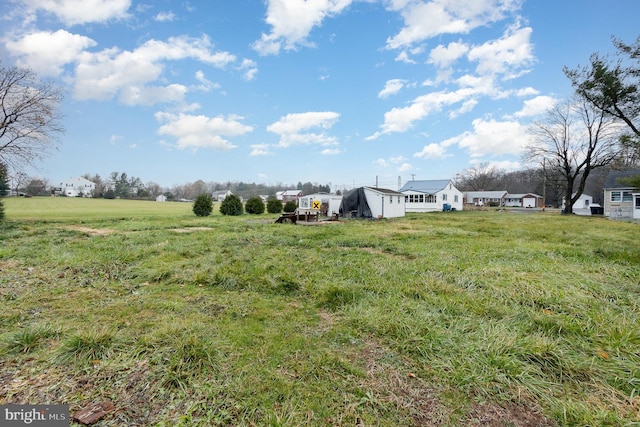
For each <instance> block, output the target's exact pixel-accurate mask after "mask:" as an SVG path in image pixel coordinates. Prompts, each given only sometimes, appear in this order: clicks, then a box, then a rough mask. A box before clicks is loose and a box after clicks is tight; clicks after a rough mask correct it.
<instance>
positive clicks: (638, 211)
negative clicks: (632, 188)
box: [633, 193, 640, 219]
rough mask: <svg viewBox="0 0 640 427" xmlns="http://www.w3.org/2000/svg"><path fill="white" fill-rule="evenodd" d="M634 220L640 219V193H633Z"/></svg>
mask: <svg viewBox="0 0 640 427" xmlns="http://www.w3.org/2000/svg"><path fill="white" fill-rule="evenodd" d="M633 219H640V193H633Z"/></svg>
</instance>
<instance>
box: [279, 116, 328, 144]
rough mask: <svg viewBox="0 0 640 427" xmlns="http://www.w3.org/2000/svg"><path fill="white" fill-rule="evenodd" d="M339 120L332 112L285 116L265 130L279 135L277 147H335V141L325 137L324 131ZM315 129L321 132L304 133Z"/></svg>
mask: <svg viewBox="0 0 640 427" xmlns="http://www.w3.org/2000/svg"><path fill="white" fill-rule="evenodd" d="M339 118H340V114H339V113H336V112H333V111H310V112H306V113H294V114H287V115H286V116H284V117H281V118H280V120H278V121H277V122H275V123H272V124H270V125H269V126H267V130H268V131H269V132H273V133H275V134H278V135H280V141H279V142H278V146H279V147H289V146H291V145H310V144H317V145H337V144H338V141H337V139H336V138H335V137H332V136H329V135H327V134H326V133H325V132H324V130H326V129H330V128H331V127H332V126H333V125H334V124H335V123H336V122H337V121H338V119H339ZM316 128H319V129H320V130H321V132H320V133H311V132H306V131H309V130H311V129H316Z"/></svg>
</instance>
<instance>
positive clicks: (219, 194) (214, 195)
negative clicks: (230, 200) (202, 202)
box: [211, 190, 233, 202]
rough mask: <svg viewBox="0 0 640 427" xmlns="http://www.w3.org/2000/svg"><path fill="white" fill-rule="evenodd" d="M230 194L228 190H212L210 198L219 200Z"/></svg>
mask: <svg viewBox="0 0 640 427" xmlns="http://www.w3.org/2000/svg"><path fill="white" fill-rule="evenodd" d="M231 194H233V193H232V192H231V191H229V190H224V191H214V192H213V193H211V200H213V201H215V202H221V201H223V200H224V199H226V198H227V197H229V196H230V195H231Z"/></svg>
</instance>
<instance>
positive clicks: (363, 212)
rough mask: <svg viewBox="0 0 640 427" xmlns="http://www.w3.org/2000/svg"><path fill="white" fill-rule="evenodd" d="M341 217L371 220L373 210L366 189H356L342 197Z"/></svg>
mask: <svg viewBox="0 0 640 427" xmlns="http://www.w3.org/2000/svg"><path fill="white" fill-rule="evenodd" d="M340 216H342V217H346V218H371V217H372V214H371V209H370V208H369V203H367V197H366V196H365V194H364V188H363V187H360V188H355V189H353V190H351V191H349V192H348V193H346V194H345V195H343V196H342V203H340Z"/></svg>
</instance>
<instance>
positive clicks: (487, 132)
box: [446, 119, 531, 157]
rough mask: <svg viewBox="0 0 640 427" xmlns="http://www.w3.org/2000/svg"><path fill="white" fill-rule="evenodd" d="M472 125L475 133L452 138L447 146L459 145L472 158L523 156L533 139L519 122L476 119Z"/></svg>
mask: <svg viewBox="0 0 640 427" xmlns="http://www.w3.org/2000/svg"><path fill="white" fill-rule="evenodd" d="M472 124H473V132H470V131H469V132H464V133H463V134H461V135H458V136H456V137H453V138H450V139H449V140H447V141H446V144H447V145H451V144H454V143H455V144H458V146H459V147H460V148H463V149H466V150H467V151H468V152H469V154H470V155H471V157H481V156H485V155H490V156H499V155H505V154H511V155H521V154H522V152H523V150H524V147H525V146H526V145H527V144H528V143H529V142H530V139H531V135H530V134H529V133H528V132H527V129H526V128H525V126H523V125H522V124H520V123H519V122H517V121H502V122H500V121H496V120H493V119H492V120H483V119H476V120H474V121H473V123H472Z"/></svg>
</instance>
